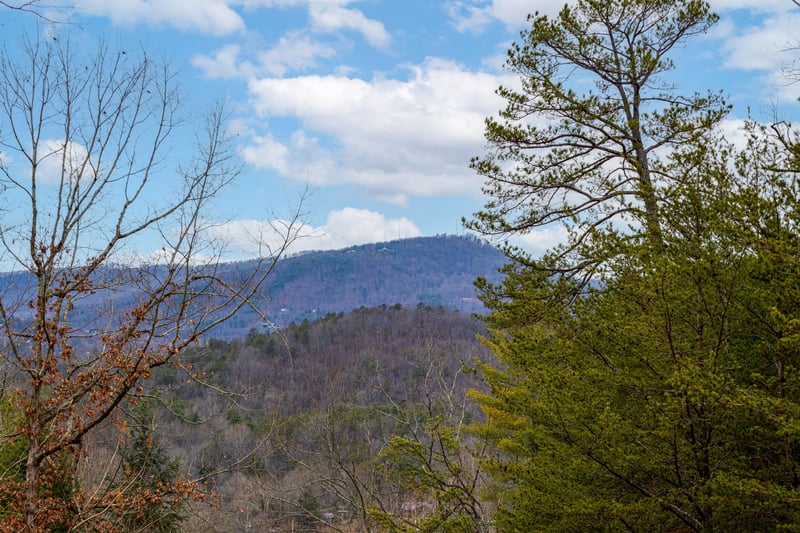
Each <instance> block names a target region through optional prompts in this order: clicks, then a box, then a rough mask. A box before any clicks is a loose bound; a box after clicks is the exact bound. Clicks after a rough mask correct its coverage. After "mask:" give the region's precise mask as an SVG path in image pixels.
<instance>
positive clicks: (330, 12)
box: [309, 3, 391, 47]
mask: <svg viewBox="0 0 800 533" xmlns="http://www.w3.org/2000/svg"><path fill="white" fill-rule="evenodd" d="M309 16H310V18H311V27H312V28H313V29H314V30H315V31H319V32H336V31H339V30H341V29H350V30H356V31H358V32H360V33H361V34H362V35H364V38H365V39H366V40H367V42H369V43H370V44H371V45H373V46H378V47H385V46H388V44H389V41H391V37H390V36H389V33H388V32H387V31H386V29H385V28H384V26H383V24H382V23H381V22H379V21H377V20H373V19H370V18H367V17H366V16H365V15H364V13H362V12H361V11H359V10H358V9H348V8H344V7H342V6H339V5H332V4H326V3H320V4H317V3H312V4H310V5H309Z"/></svg>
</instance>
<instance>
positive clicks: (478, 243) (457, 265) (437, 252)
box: [214, 236, 506, 338]
mask: <svg viewBox="0 0 800 533" xmlns="http://www.w3.org/2000/svg"><path fill="white" fill-rule="evenodd" d="M505 262H506V259H505V256H503V254H502V253H501V252H500V251H499V250H498V249H497V248H495V247H494V246H492V245H491V244H489V243H487V242H485V241H483V240H479V239H476V238H472V237H460V236H436V237H417V238H412V239H402V240H396V241H390V242H383V243H375V244H366V245H361V246H352V247H350V248H346V249H343V250H334V251H320V252H306V253H302V254H298V255H294V256H290V257H287V258H284V259H282V260H281V261H280V262H279V264H278V265H277V267H276V269H275V271H274V272H273V274H272V275H271V277H270V278H269V279H268V281H267V283H266V286H265V287H264V289H263V291H262V294H261V298H259V302H260V303H258V304H257V307H258V308H259V311H260V312H261V313H263V314H264V315H265V316H267V317H268V320H269V323H268V324H265V323H264V321H263V319H261V318H260V317H259V316H258V314H257V313H256V312H255V311H253V310H247V309H245V310H242V311H241V312H240V313H239V314H238V315H237V316H236V317H234V318H233V319H232V320H231V321H229V322H228V323H226V324H225V325H223V326H222V327H221V328H220V329H219V330H217V331H215V332H214V333H215V335H218V336H219V337H220V338H233V337H236V336H242V335H244V334H246V333H247V332H248V331H249V330H250V329H251V328H252V327H263V326H270V327H283V326H286V325H288V324H290V323H292V322H300V321H302V320H304V319H309V320H313V319H314V318H317V317H322V316H325V315H326V314H328V313H339V312H347V311H350V310H353V309H357V308H359V307H376V306H380V305H394V304H401V305H402V306H404V307H413V306H416V305H418V304H423V305H429V306H443V307H446V308H449V309H455V310H459V311H463V312H465V313H479V312H481V311H482V309H483V305H482V303H481V302H480V300H478V298H477V296H476V293H475V288H474V286H473V282H474V281H475V278H477V277H478V276H483V277H485V278H487V279H489V280H493V281H499V280H500V275H499V273H498V269H499V268H500V267H502V265H503V264H505ZM236 265H237V268H245V269H246V268H247V265H248V262H242V263H237V264H236Z"/></svg>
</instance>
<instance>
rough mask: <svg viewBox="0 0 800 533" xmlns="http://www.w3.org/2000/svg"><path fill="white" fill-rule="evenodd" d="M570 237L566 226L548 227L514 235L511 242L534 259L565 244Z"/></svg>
mask: <svg viewBox="0 0 800 533" xmlns="http://www.w3.org/2000/svg"><path fill="white" fill-rule="evenodd" d="M568 238H569V235H568V233H567V229H566V228H565V227H564V226H548V227H544V228H541V229H537V230H532V231H529V232H527V233H522V234H518V235H514V236H513V237H512V238H511V239H510V242H511V243H512V244H513V245H515V246H518V247H519V248H521V249H522V250H524V251H526V252H528V253H529V254H531V255H532V256H533V257H540V256H542V255H543V254H544V253H545V252H547V251H548V250H551V249H553V248H555V247H556V246H558V245H559V244H565V243H566V242H567V241H568Z"/></svg>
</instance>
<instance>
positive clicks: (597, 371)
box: [474, 0, 800, 532]
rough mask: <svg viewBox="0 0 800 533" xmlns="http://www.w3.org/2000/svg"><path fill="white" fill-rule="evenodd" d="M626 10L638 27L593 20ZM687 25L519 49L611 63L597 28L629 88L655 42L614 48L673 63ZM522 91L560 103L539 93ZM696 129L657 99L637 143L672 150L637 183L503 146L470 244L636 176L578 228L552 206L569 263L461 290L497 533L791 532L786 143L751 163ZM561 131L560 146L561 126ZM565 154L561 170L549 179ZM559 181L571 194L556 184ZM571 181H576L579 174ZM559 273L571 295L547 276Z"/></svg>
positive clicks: (794, 399) (798, 396)
mask: <svg viewBox="0 0 800 533" xmlns="http://www.w3.org/2000/svg"><path fill="white" fill-rule="evenodd" d="M604 5H605V6H607V7H606V8H604V7H603V6H604ZM634 8H635V9H636V10H638V11H636V13H638V15H637V16H638V17H639V19H637V20H638V22H637V21H631V19H629V18H622V17H618V18H613V17H606V19H605V20H602V19H600V20H598V18H597V17H596V16H595V15H597V14H598V13H601V14H602V13H606V14H612V13H613V14H617V15H620V14H621V13H623V12H626V11H625V10H629V11H628V13H629V14H631V13H633V12H631V11H630V10H632V9H634ZM604 9H605V11H604ZM689 13H696V14H702V20H704V21H707V22H711V21H713V20H714V17H713V16H712V15H710V14H708V11H707V6H706V5H705V4H704V3H701V2H660V1H654V0H638V1H624V0H623V1H617V2H594V1H581V2H578V4H577V6H576V7H575V8H574V10H571V9H567V8H565V9H564V11H562V13H561V15H560V17H559V19H558V20H557V21H550V20H548V19H546V18H544V17H539V18H534V20H533V24H534V25H533V29H532V30H531V32H529V33H528V34H527V35H528V38H529V39H530V40H531V42H536V43H538V42H539V41H541V40H545V39H551V38H552V36H553V35H555V36H558V35H562V34H563V33H564V32H569V33H570V35H580V34H581V32H585V33H586V35H587V36H588V37H587V39H589V40H590V41H592V42H594V43H595V44H594V45H593V46H594V47H595V48H594V49H595V50H603V51H604V52H602V53H606V52H605V51H614V50H616V49H617V48H615V47H614V46H612V44H613V42H614V41H613V40H610V39H606V40H600V41H598V40H596V39H600V37H594V36H596V35H598V33H597V31H595V30H597V29H598V28H600V29H601V30H602V31H605V30H606V29H608V28H609V27H610V26H609V25H608V24H609V23H614V24H616V26H614V27H617V28H621V29H620V31H621V32H622V33H620V35H621V36H627V37H628V41H627V42H628V43H629V50H633V51H637V52H636V54H633V55H631V56H630V57H634V56H636V57H638V58H639V59H638V60H637V61H631V62H629V63H628V64H627V66H626V67H625V68H626V69H628V71H629V72H633V71H632V69H633V68H634V67H635V66H636V65H646V64H650V65H656V64H657V63H658V61H657V57H656V56H654V55H652V54H653V52H652V51H651V52H648V50H650V48H649V47H650V45H649V44H648V43H652V42H654V41H652V40H651V41H648V40H646V39H645V40H644V41H643V42H642V41H640V40H637V39H639V37H637V35H641V34H637V33H635V32H634V33H631V32H632V29H635V28H640V27H648V28H651V29H652V30H653V31H654V32H655V33H654V35H656V36H660V38H661V39H663V40H664V42H670V43H674V42H677V41H678V40H679V39H680V38H681V35H689V34H691V33H692V32H691V31H687V32H683V34H681V33H680V28H681V27H682V26H681V25H680V24H678V23H677V22H676V21H679V20H687V19H686V17H687V16H688V14H689ZM656 14H658V16H656ZM593 17H594V18H593ZM647 17H652V18H647ZM578 23H580V24H579V25H576V24H578ZM655 28H658V29H657V30H656V29H655ZM598 31H599V30H598ZM670 35H671V37H670ZM601 42H602V43H605V46H602V47H601V46H600V43H601ZM617 42H625V39H618V40H617ZM581 49H583V48H581ZM515 50H517V52H515V53H512V63H513V61H515V57H517V56H516V55H515V54H516V53H523V52H524V53H525V54H528V57H527V59H528V60H530V61H534V60H537V61H543V60H544V59H547V58H549V60H550V61H552V62H553V63H552V64H553V65H564V66H565V68H566V67H567V65H566V63H565V62H567V63H568V62H570V61H571V62H577V61H581V63H576V66H577V68H584V65H585V64H586V62H585V61H584V60H583V59H581V56H579V55H578V54H572V55H571V56H569V57H568V56H566V55H565V54H561V55H560V56H555V55H553V53H554V52H553V50H552V49H551V50H550V51H548V52H546V53H544V52H539V51H540V50H542V48H541V46H540V45H539V44H536V46H532V47H531V48H528V49H525V48H516V49H515ZM609 53H610V52H609ZM537 54H539V55H537ZM541 54H544V55H541ZM637 54H638V55H637ZM601 55H602V54H601ZM648 57H649V58H650V62H649V63H648V61H646V59H647V58H648ZM542 58H544V59H542ZM517 61H518V60H517ZM665 61H666V60H665ZM596 64H597V65H604V64H614V63H613V62H611V63H603V62H602V61H600V60H598V63H596ZM592 68H594V69H595V70H594V72H596V73H597V74H598V76H599V77H600V78H601V79H604V78H605V77H606V76H605V74H603V72H602V71H601V70H598V69H596V68H595V67H592ZM551 73H552V71H540V72H539V74H538V75H539V76H541V77H542V78H547V77H548V76H550V74H551ZM536 83H537V84H539V85H541V84H544V86H554V87H566V86H565V85H560V84H558V83H556V82H555V81H552V80H551V79H544V80H543V79H539V80H538V81H537V82H536ZM601 85H602V84H601ZM642 88H646V85H643V86H642ZM564 94H567V95H571V98H572V99H573V100H574V101H575V102H589V103H592V102H594V103H595V104H597V105H599V104H600V103H602V102H605V101H606V100H604V99H597V98H595V97H593V96H592V95H591V94H590V95H589V96H582V97H578V96H574V95H573V93H571V92H569V90H567V89H566V88H565V89H564ZM526 98H529V99H531V100H532V99H533V98H534V96H533V94H528V95H527V96H526ZM546 99H547V96H546V95H545V96H542V100H541V101H539V103H537V105H539V106H545V104H544V103H542V102H544V101H546ZM514 102H515V100H514V99H513V98H512V99H511V104H510V105H511V106H513V105H515V103H514ZM579 109H580V111H581V113H583V109H584V108H583V107H580V106H579ZM666 110H669V111H666ZM696 110H697V106H695V105H693V104H691V100H690V99H684V98H681V97H679V96H674V97H672V100H670V103H669V104H668V105H665V108H664V109H662V110H658V111H654V112H653V113H651V114H650V118H652V119H654V121H653V122H651V123H650V126H648V127H647V128H648V129H646V130H645V131H649V132H650V133H648V134H646V135H645V136H644V137H643V138H649V139H651V140H653V139H654V138H655V136H656V135H659V132H662V133H663V132H665V131H667V130H665V129H663V128H665V127H666V125H667V124H671V126H670V128H672V130H671V131H675V132H677V131H681V132H685V133H686V135H685V136H683V137H681V139H680V142H673V143H669V144H671V146H669V148H670V150H669V151H666V152H662V155H661V156H660V157H658V158H656V157H655V155H654V154H655V152H653V151H650V152H648V165H647V168H649V169H650V170H651V171H652V170H653V169H657V174H650V176H651V178H650V181H649V182H648V181H647V180H644V179H643V177H642V176H643V175H642V174H641V171H642V170H643V167H642V166H639V167H638V168H637V167H636V166H635V164H634V163H631V162H630V161H629V160H627V159H624V158H618V159H617V161H616V163H615V162H614V161H612V160H610V159H608V158H605V157H604V156H603V155H602V154H603V153H607V150H605V149H604V148H603V147H602V146H600V145H599V144H596V145H595V146H586V147H584V148H583V153H580V154H579V153H578V150H577V149H576V148H575V146H571V147H568V148H559V147H557V146H550V147H549V152H541V151H538V150H532V149H534V148H537V149H540V148H544V147H545V146H544V145H542V144H541V143H539V142H538V141H537V137H536V135H538V133H537V131H538V130H536V129H535V128H522V129H520V128H517V129H516V130H514V131H516V133H517V134H518V137H516V138H514V139H513V142H511V143H510V145H516V147H517V148H515V151H513V152H507V156H508V159H509V160H512V161H515V162H516V163H518V166H516V167H514V168H515V170H514V171H513V172H514V173H515V175H516V176H517V177H519V181H518V182H515V183H503V182H502V180H500V179H495V178H494V177H492V176H490V179H492V180H494V181H493V183H492V185H491V187H493V188H494V189H493V190H494V191H495V196H494V198H493V199H492V200H490V203H489V205H488V209H487V211H486V212H485V213H483V217H482V218H481V217H479V219H478V220H479V222H478V223H479V224H480V223H486V222H487V221H489V222H491V224H493V225H491V226H484V229H485V230H486V231H487V232H488V231H490V230H493V229H497V230H498V231H503V232H509V233H513V232H516V231H524V230H525V229H527V228H531V227H536V226H537V225H539V224H541V223H543V222H545V221H549V220H554V219H553V218H552V217H551V218H537V216H538V215H536V212H538V211H537V210H542V209H543V210H545V211H547V212H554V210H553V204H552V203H551V204H547V203H543V196H542V193H543V191H545V190H546V189H544V188H541V185H542V184H543V183H544V182H545V181H547V180H549V183H551V184H557V185H558V187H562V190H563V191H564V192H565V193H566V189H567V188H568V187H567V185H569V184H572V183H583V184H587V183H591V184H592V185H591V187H594V186H595V185H597V184H598V183H600V182H598V181H594V182H588V181H585V180H586V178H597V177H598V176H600V175H601V174H602V175H607V176H612V175H617V176H627V175H631V174H630V173H629V171H628V170H626V169H627V168H628V167H626V165H629V164H630V165H633V167H632V168H633V169H634V170H636V171H637V172H639V173H638V174H637V173H636V172H634V173H633V174H632V175H633V176H634V179H633V181H630V182H627V185H620V186H619V187H618V188H617V186H616V185H614V186H613V187H611V188H609V189H607V191H612V190H615V191H620V192H621V191H631V190H633V191H634V194H632V196H630V198H631V199H630V200H626V201H624V202H623V201H622V200H620V199H619V198H620V197H619V196H618V195H616V193H614V194H611V196H608V195H607V194H605V193H604V195H601V196H598V197H597V199H598V201H597V202H596V203H595V208H593V209H594V210H592V211H585V212H581V211H580V209H575V208H574V206H575V205H577V204H570V205H572V207H568V203H569V202H573V201H574V200H575V198H578V197H582V198H584V199H585V198H586V195H583V196H580V192H579V191H578V190H577V189H575V188H573V190H572V191H571V192H570V193H569V194H565V196H563V197H559V199H560V200H564V201H563V202H561V201H558V202H556V204H557V206H558V209H561V208H562V207H563V212H564V213H565V215H564V216H563V217H560V218H556V219H558V220H563V221H566V222H568V223H569V224H570V228H571V230H572V233H571V236H572V240H571V241H570V243H569V244H568V245H567V246H566V247H564V248H561V249H559V250H555V251H554V252H553V253H551V254H549V255H547V256H546V257H545V258H543V259H542V260H540V261H533V260H530V259H528V258H525V257H522V256H520V255H519V254H516V253H513V252H512V258H514V259H517V261H515V262H513V263H512V264H510V265H509V266H508V267H506V279H505V281H504V282H503V284H502V285H500V286H492V285H490V284H487V283H485V282H479V285H480V286H481V288H482V289H483V298H484V301H485V303H486V304H487V306H488V308H489V309H490V310H491V311H492V313H491V315H490V316H489V317H488V318H487V324H488V326H489V330H490V335H489V336H488V337H487V339H486V342H487V344H488V346H489V347H490V348H491V349H492V350H493V351H494V353H495V354H496V355H497V357H498V359H499V361H500V364H499V365H490V364H480V365H479V366H480V369H481V370H482V373H483V375H484V377H485V379H486V381H487V383H488V384H489V387H490V390H489V392H488V393H486V394H481V393H475V394H474V397H475V398H476V400H477V401H478V403H479V404H480V405H481V407H482V409H483V411H484V413H485V415H486V423H484V424H481V425H479V426H478V427H477V430H478V431H479V432H480V433H481V434H483V435H484V436H485V437H487V438H489V439H490V440H491V441H492V442H493V443H494V452H493V453H492V454H491V455H490V457H488V458H487V459H486V461H485V465H486V467H487V468H488V470H489V472H490V473H491V474H492V476H493V479H494V485H493V489H492V490H493V491H494V492H493V496H494V498H495V499H496V501H497V502H498V504H499V509H498V513H497V516H496V522H497V525H498V528H499V529H500V530H502V531H526V532H527V531H596V530H598V531H616V530H620V531H678V530H689V531H772V530H776V529H780V530H796V529H798V526H797V524H799V523H800V503H798V498H797V496H798V493H797V486H798V459H800V440H799V439H798V437H800V433H798V429H800V427H798V425H797V423H796V420H798V416H800V388H799V387H798V385H800V379H798V376H797V370H798V364H800V360H799V357H800V350H799V349H800V344H798V342H797V339H798V336H797V332H798V327H797V324H798V323H800V322H798V318H799V317H798V309H800V260H798V259H797V258H798V257H800V255H798V253H797V252H798V251H800V238H798V234H800V233H799V230H800V227H798V222H800V220H798V216H800V211H798V207H799V206H800V195H799V194H798V193H799V192H800V191H798V189H797V180H796V177H797V173H798V171H800V165H798V158H797V153H798V143H797V135H796V133H795V132H793V131H792V130H791V128H786V127H778V126H775V127H773V128H765V127H759V126H757V125H750V128H749V133H750V145H749V146H748V148H747V149H745V150H742V151H741V152H737V151H736V150H734V149H733V148H732V147H731V146H729V144H728V143H727V142H726V141H725V139H724V138H721V137H720V136H718V135H716V134H715V133H714V130H713V128H712V127H711V126H712V125H713V122H714V121H713V120H705V119H703V120H701V121H700V122H698V121H697V120H696V119H691V120H689V117H690V116H694V113H695V112H696ZM536 112H537V113H541V112H542V110H541V109H539V110H538V111H536ZM720 113H722V108H720ZM564 116H565V117H568V116H569V115H566V114H565V115H564ZM576 116H577V118H579V119H580V117H581V116H583V115H581V114H578V115H576ZM603 116H608V117H611V118H613V120H615V121H617V123H618V124H619V128H620V129H625V128H630V127H631V123H630V121H627V122H626V120H624V119H621V118H620V116H619V115H613V114H611V115H603ZM705 116H706V118H709V119H710V118H711V115H708V114H707V115H705ZM715 116H717V117H719V116H721V115H715ZM517 118H519V117H517ZM656 119H657V120H656ZM684 120H686V122H684ZM663 121H666V122H663ZM561 124H562V127H566V126H567V122H566V118H565V121H564V122H562V123H561ZM576 124H578V125H579V126H576V127H581V126H580V125H581V124H582V122H581V121H580V120H578V121H576ZM638 124H644V122H643V121H638ZM658 124H661V126H658ZM698 125H699V127H698ZM613 126H614V123H611V122H609V127H613ZM493 128H494V126H493V124H492V123H491V122H490V124H489V132H488V137H489V140H490V142H491V143H492V144H495V145H496V144H497V143H498V140H497V138H496V137H493V135H494V133H495V131H497V129H496V128H494V129H493ZM514 128H516V126H514ZM512 129H513V128H511V127H509V128H507V129H506V131H512ZM548 131H551V132H552V131H554V130H552V129H551V130H548ZM576 135H577V134H576ZM675 139H677V138H676V137H675ZM526 143H528V144H527V145H526ZM659 143H660V141H656V144H659ZM505 146H508V145H503V147H505ZM620 146H622V143H620ZM661 146H666V144H664V143H661ZM501 149H504V148H501ZM527 150H532V153H530V154H529V153H527ZM569 150H576V151H575V152H571V153H573V154H574V157H573V158H572V159H570V160H566V159H564V157H563V155H564V154H565V153H567V152H568V151H569ZM623 153H624V154H631V153H635V150H634V151H633V152H629V151H627V150H623ZM640 160H641V159H640ZM541 161H550V162H552V163H553V166H552V168H551V169H550V170H548V171H544V172H542V168H541V167H537V166H536V165H533V164H531V163H532V162H534V163H535V162H541ZM597 161H602V162H601V163H600V164H598V165H595V164H594V163H593V162H597ZM537 164H538V163H537ZM586 165H588V167H587V166H586ZM506 166H507V165H506ZM480 168H487V167H485V166H484V167H479V169H480ZM576 168H578V169H583V170H581V172H583V173H582V174H581V175H580V180H584V181H576V180H577V178H570V179H571V180H572V181H561V182H557V181H556V180H555V177H556V176H562V177H563V176H565V175H566V173H568V172H573V171H574V169H576ZM587 168H591V169H593V170H592V171H591V172H590V173H588V174H587V173H586V169H587ZM497 169H498V171H500V168H499V166H498V167H497ZM570 169H572V170H570ZM502 172H506V171H505V170H503V171H502ZM548 172H549V173H548ZM572 175H573V176H575V175H576V174H574V172H573V174H572ZM524 180H527V183H523V181H524ZM619 183H622V182H619ZM636 183H638V185H636V186H635V187H633V188H631V187H630V185H631V184H636ZM526 187H527V196H526V198H527V199H528V200H527V201H529V202H530V206H528V204H525V209H527V212H525V213H518V212H517V211H515V209H516V208H502V209H501V208H499V207H498V206H501V205H508V204H513V201H512V200H511V198H512V197H513V196H504V193H505V192H506V191H508V190H510V191H511V192H510V194H512V195H513V194H517V193H518V192H519V191H522V190H525V188H526ZM490 190H492V189H491V188H490ZM553 190H554V189H552V188H551V189H550V191H551V192H552V191H553ZM593 190H600V189H597V188H595V189H593ZM513 191H517V192H513ZM648 192H652V193H653V195H652V196H650V199H651V200H652V205H649V204H648V202H649V200H648ZM626 194H627V193H626ZM515 198H519V196H516V197H515ZM552 198H556V197H555V196H553V197H552ZM580 205H584V204H580ZM609 205H610V207H606V206H609ZM620 205H621V206H622V208H621V209H617V208H616V207H614V206H620ZM528 207H529V208H528ZM520 210H521V209H520ZM598 213H602V215H598V216H595V217H594V218H591V217H592V216H594V215H597V214H598ZM651 214H655V215H656V216H655V218H651ZM512 215H513V216H515V217H518V218H515V219H513V220H510V219H508V217H510V216H512ZM520 217H521V218H520ZM526 220H527V221H528V222H526ZM623 221H624V222H627V223H629V226H628V227H627V228H624V226H623V225H622V224H621V222H623ZM620 228H624V229H620ZM564 272H567V273H575V274H579V275H577V276H564V275H559V273H564ZM587 281H590V282H591V283H587Z"/></svg>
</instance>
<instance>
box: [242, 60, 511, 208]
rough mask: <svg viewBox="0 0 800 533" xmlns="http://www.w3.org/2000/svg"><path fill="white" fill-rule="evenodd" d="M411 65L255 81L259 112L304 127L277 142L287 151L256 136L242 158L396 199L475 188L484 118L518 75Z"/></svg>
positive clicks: (439, 63) (441, 64)
mask: <svg viewBox="0 0 800 533" xmlns="http://www.w3.org/2000/svg"><path fill="white" fill-rule="evenodd" d="M409 69H410V72H411V75H410V77H409V78H408V79H406V80H400V79H390V78H386V77H375V78H373V79H371V80H361V79H356V78H348V77H344V76H303V77H295V78H288V79H277V78H266V79H260V80H253V81H252V82H251V83H250V93H251V100H252V105H253V108H254V110H255V112H256V114H257V115H258V117H260V118H269V117H273V116H289V117H296V118H297V119H298V120H299V121H300V123H301V125H302V128H301V129H300V130H298V131H296V132H295V133H294V135H293V136H292V137H291V138H290V139H287V140H282V141H279V142H281V143H282V144H283V145H284V146H285V151H284V150H283V149H280V150H278V149H277V148H276V147H275V146H274V145H273V144H272V143H274V142H275V139H271V140H270V143H267V144H266V145H265V146H264V148H265V150H264V151H261V150H259V145H260V144H263V140H258V139H257V140H256V142H254V143H253V144H252V145H251V146H249V147H247V148H246V149H245V151H244V154H245V157H246V159H247V160H248V161H249V162H250V163H252V164H254V165H257V166H261V167H264V168H271V169H274V170H278V171H279V172H281V173H282V174H284V175H286V176H290V177H293V178H296V179H306V180H308V181H311V182H313V183H315V184H317V185H325V184H333V183H354V184H358V185H361V186H364V187H366V188H367V189H368V190H370V191H371V192H372V194H373V195H376V196H379V197H382V198H384V199H387V200H392V201H394V202H395V203H404V202H405V198H406V197H407V196H408V195H423V196H433V195H443V194H449V193H468V192H472V193H474V192H476V191H478V190H479V188H480V180H479V178H477V177H476V176H475V175H474V173H473V172H472V171H471V170H469V169H468V168H467V163H468V161H469V159H470V158H471V157H472V156H474V155H477V154H478V153H479V152H480V151H481V149H482V147H483V145H484V137H483V133H484V118H485V117H486V116H488V115H492V114H495V113H496V112H497V110H498V109H500V107H501V106H502V101H501V100H500V98H499V97H496V96H493V94H494V91H495V89H496V88H497V86H498V85H500V84H501V83H505V84H506V85H513V84H515V83H516V80H515V78H513V77H505V78H501V77H498V76H494V75H491V74H487V73H481V72H471V71H467V70H465V69H463V68H462V67H460V66H459V65H457V64H455V63H452V62H449V61H444V60H441V59H429V60H427V61H426V62H425V63H423V64H422V65H417V66H413V67H409ZM286 153H288V154H291V158H290V161H289V164H288V165H287V164H286V159H284V158H283V157H282V156H283V154H286ZM276 154H277V155H280V156H281V157H276Z"/></svg>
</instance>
